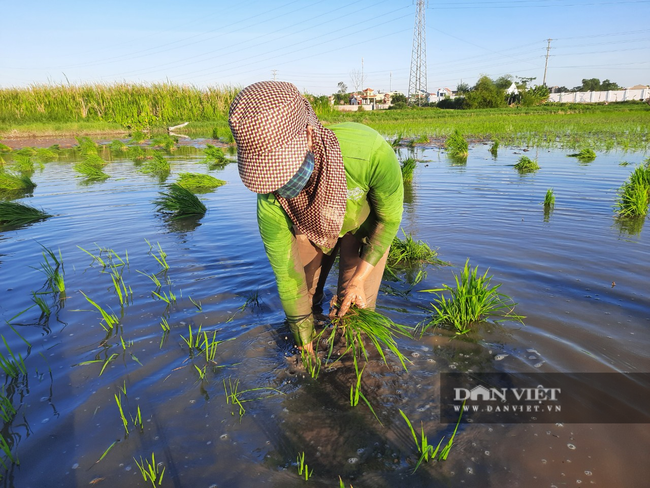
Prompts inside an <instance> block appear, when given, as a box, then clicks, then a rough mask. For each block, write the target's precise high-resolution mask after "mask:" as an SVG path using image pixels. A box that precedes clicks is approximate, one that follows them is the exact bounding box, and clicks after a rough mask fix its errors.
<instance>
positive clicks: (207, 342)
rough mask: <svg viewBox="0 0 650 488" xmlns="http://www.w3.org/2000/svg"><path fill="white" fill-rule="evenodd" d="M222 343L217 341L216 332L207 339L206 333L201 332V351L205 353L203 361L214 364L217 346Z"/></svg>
mask: <svg viewBox="0 0 650 488" xmlns="http://www.w3.org/2000/svg"><path fill="white" fill-rule="evenodd" d="M222 342H223V341H218V340H217V331H214V332H213V333H212V337H208V333H207V332H203V350H204V351H205V359H206V361H207V362H208V363H215V362H216V361H215V359H216V357H217V346H218V345H219V344H221V343H222Z"/></svg>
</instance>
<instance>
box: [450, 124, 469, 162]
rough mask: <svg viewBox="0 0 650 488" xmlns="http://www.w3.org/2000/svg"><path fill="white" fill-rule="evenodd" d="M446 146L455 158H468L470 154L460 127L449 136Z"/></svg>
mask: <svg viewBox="0 0 650 488" xmlns="http://www.w3.org/2000/svg"><path fill="white" fill-rule="evenodd" d="M445 148H446V149H447V152H448V153H449V155H450V156H452V157H454V158H466V157H467V156H468V155H469V146H468V144H467V141H466V140H465V138H464V137H463V135H462V134H461V133H460V131H459V130H458V129H454V132H453V133H452V134H451V135H450V136H449V137H448V138H447V140H446V141H445Z"/></svg>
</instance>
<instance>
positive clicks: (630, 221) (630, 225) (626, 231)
mask: <svg viewBox="0 0 650 488" xmlns="http://www.w3.org/2000/svg"><path fill="white" fill-rule="evenodd" d="M644 223H645V215H640V216H638V217H616V218H615V219H614V225H615V226H616V227H617V228H618V232H619V235H628V236H638V235H640V234H641V231H642V230H643V224H644Z"/></svg>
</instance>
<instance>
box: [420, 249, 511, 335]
mask: <svg viewBox="0 0 650 488" xmlns="http://www.w3.org/2000/svg"><path fill="white" fill-rule="evenodd" d="M487 273H488V272H487V271H486V272H485V273H484V274H483V275H482V276H478V266H477V267H475V268H474V269H473V270H472V269H471V268H470V267H469V260H467V261H465V267H464V268H463V271H462V272H461V274H460V277H459V276H458V275H456V276H454V278H455V280H456V288H455V289H454V288H452V287H450V286H448V285H445V284H443V285H442V288H436V289H433V290H422V291H423V292H429V293H435V294H436V297H437V298H436V301H435V303H431V307H432V309H431V310H430V312H431V313H432V317H431V319H430V320H429V322H428V323H427V324H425V325H424V326H423V327H422V331H421V333H422V334H424V332H426V330H427V329H429V327H432V326H433V327H439V326H451V327H453V328H455V329H456V334H466V333H467V332H469V331H470V326H471V325H473V324H476V323H479V322H483V321H485V320H486V319H487V318H488V317H501V318H502V320H505V319H510V320H516V321H518V322H522V319H523V318H524V317H523V316H521V315H516V314H514V313H513V309H514V306H515V305H516V303H514V302H513V301H512V299H511V298H510V297H509V296H507V295H504V294H502V293H499V291H498V290H499V288H500V287H501V285H496V286H490V281H491V280H492V277H491V276H488V275H487ZM444 292H447V293H449V298H446V297H445V295H443V293H444Z"/></svg>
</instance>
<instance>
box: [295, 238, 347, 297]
mask: <svg viewBox="0 0 650 488" xmlns="http://www.w3.org/2000/svg"><path fill="white" fill-rule="evenodd" d="M296 241H297V243H298V250H299V253H300V260H301V261H302V265H303V267H304V269H305V278H306V280H307V289H308V291H309V296H310V298H311V299H312V309H313V308H316V309H318V308H319V307H320V304H321V302H322V300H323V288H324V287H325V281H326V280H327V275H328V274H329V272H330V269H331V268H332V264H334V260H335V258H336V253H337V251H338V250H337V249H334V251H333V252H332V253H331V255H327V254H325V253H324V252H323V251H321V250H320V249H319V248H317V247H316V246H314V245H313V244H312V243H311V242H310V241H309V239H307V236H305V235H304V234H296ZM337 246H338V244H337Z"/></svg>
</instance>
